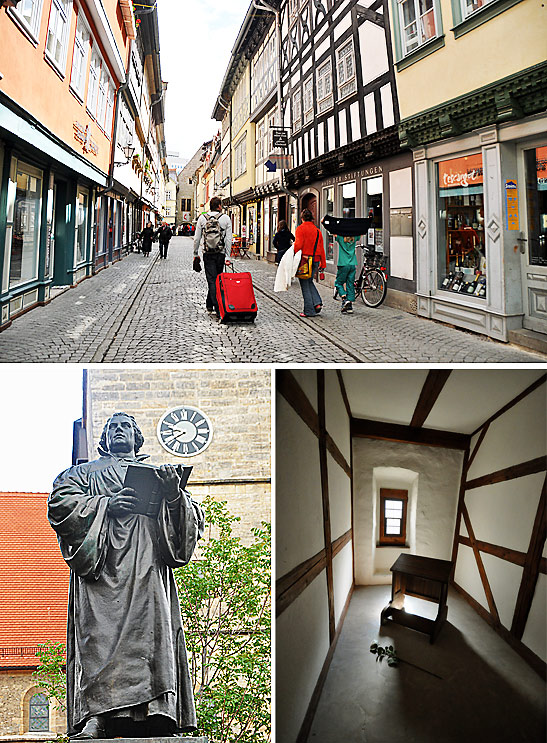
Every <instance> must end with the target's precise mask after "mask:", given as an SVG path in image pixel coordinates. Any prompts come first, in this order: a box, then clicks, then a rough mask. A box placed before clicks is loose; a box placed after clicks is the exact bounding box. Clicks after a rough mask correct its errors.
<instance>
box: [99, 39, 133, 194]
mask: <svg viewBox="0 0 547 743" xmlns="http://www.w3.org/2000/svg"><path fill="white" fill-rule="evenodd" d="M132 43H133V40H132V39H129V49H128V55H127V69H126V71H125V82H123V83H122V84H121V85H120V87H119V88H118V90H117V91H116V102H115V104H114V131H113V132H112V150H111V152H110V166H109V168H108V183H107V184H106V186H104V187H103V188H98V189H97V191H96V195H97V196H101V195H102V194H104V193H106V192H107V191H110V189H111V188H112V186H113V185H114V160H115V158H116V139H117V136H118V110H119V107H120V97H121V94H122V93H123V92H124V90H127V88H128V86H129V73H130V69H131V45H132Z"/></svg>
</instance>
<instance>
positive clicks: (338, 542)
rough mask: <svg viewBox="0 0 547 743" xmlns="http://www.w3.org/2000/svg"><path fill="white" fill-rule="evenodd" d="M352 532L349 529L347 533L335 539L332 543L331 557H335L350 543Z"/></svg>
mask: <svg viewBox="0 0 547 743" xmlns="http://www.w3.org/2000/svg"><path fill="white" fill-rule="evenodd" d="M351 537H352V532H351V529H348V530H347V532H345V533H344V534H342V536H340V537H338V539H335V540H334V542H333V543H332V556H333V557H336V555H337V554H338V553H339V552H341V551H342V550H343V549H344V547H345V546H346V544H347V543H348V542H349V541H351Z"/></svg>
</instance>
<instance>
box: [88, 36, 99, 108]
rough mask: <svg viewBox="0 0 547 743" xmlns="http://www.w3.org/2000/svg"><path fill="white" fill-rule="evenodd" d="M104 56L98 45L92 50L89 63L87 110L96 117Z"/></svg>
mask: <svg viewBox="0 0 547 743" xmlns="http://www.w3.org/2000/svg"><path fill="white" fill-rule="evenodd" d="M102 61H103V60H102V57H101V55H100V54H99V52H98V49H97V47H96V45H95V44H94V45H93V48H92V50H91V62H90V65H89V82H88V85H87V102H86V106H87V110H88V113H89V114H90V115H91V116H92V117H93V118H95V116H96V115H97V98H98V95H99V80H100V79H101V67H102Z"/></svg>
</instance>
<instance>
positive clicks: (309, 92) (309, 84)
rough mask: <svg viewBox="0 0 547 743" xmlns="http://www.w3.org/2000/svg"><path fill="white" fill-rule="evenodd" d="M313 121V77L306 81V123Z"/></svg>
mask: <svg viewBox="0 0 547 743" xmlns="http://www.w3.org/2000/svg"><path fill="white" fill-rule="evenodd" d="M310 121H313V78H311V77H310V78H309V79H308V80H306V82H305V83H304V124H309V123H310Z"/></svg>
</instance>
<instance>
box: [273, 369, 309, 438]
mask: <svg viewBox="0 0 547 743" xmlns="http://www.w3.org/2000/svg"><path fill="white" fill-rule="evenodd" d="M276 386H277V391H278V392H279V394H280V395H282V396H283V397H284V398H285V400H286V401H287V402H288V403H289V405H290V406H291V407H292V408H293V410H294V411H295V412H296V413H297V414H298V415H299V416H300V418H302V420H303V421H304V423H305V424H306V425H307V426H308V428H309V429H310V430H311V431H313V433H314V434H315V435H316V436H319V417H318V415H317V413H316V412H315V410H314V409H313V406H312V404H311V402H310V401H309V400H308V398H307V397H306V394H305V392H304V390H303V389H302V387H301V386H300V385H299V384H298V382H297V381H296V378H295V376H294V374H293V373H292V372H291V371H290V370H289V369H278V370H277V374H276Z"/></svg>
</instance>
